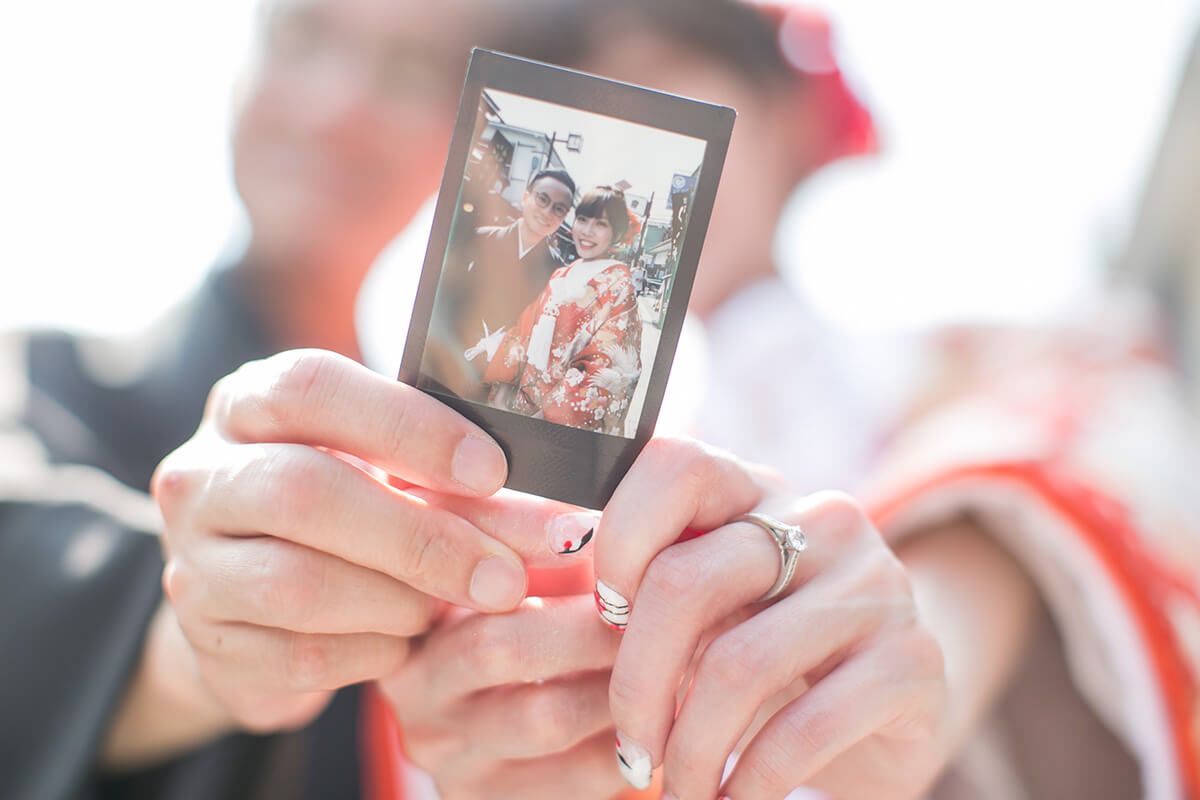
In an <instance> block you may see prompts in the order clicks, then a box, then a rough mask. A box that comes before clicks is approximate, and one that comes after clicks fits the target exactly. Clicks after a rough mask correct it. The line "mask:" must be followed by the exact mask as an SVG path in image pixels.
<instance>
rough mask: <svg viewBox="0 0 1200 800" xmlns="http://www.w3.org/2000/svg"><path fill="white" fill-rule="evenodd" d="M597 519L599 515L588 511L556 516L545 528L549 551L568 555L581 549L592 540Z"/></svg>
mask: <svg viewBox="0 0 1200 800" xmlns="http://www.w3.org/2000/svg"><path fill="white" fill-rule="evenodd" d="M599 520H600V517H599V515H597V514H590V513H582V514H564V515H563V516H561V517H558V518H557V519H555V520H554V521H553V522H551V523H550V525H549V526H548V528H547V530H546V540H547V543H548V544H549V546H550V552H552V553H555V554H556V555H560V556H570V555H575V554H576V553H578V552H579V551H581V550H583V548H584V547H587V545H588V543H589V542H591V541H592V537H593V536H594V535H595V533H596V523H597V522H598V521H599Z"/></svg>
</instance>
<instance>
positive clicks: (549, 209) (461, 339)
mask: <svg viewBox="0 0 1200 800" xmlns="http://www.w3.org/2000/svg"><path fill="white" fill-rule="evenodd" d="M574 200H575V181H574V180H572V178H571V176H570V175H568V174H567V173H566V172H565V171H563V170H543V171H541V172H538V173H537V174H536V175H534V176H533V178H532V179H531V180H530V181H529V183H528V185H527V186H526V188H525V192H524V193H523V194H522V196H521V215H520V216H519V217H518V218H517V219H516V220H515V221H514V222H512V223H510V224H508V225H503V226H487V227H481V228H476V229H475V231H474V235H472V236H470V237H469V238H468V239H467V241H466V242H465V243H464V244H463V246H462V247H461V248H460V249H459V250H458V251H457V252H452V253H451V255H450V256H449V257H448V258H447V260H446V266H445V269H444V271H443V273H442V277H441V281H440V283H439V284H438V294H437V300H436V303H435V306H434V312H433V319H432V321H431V330H430V337H429V340H428V341H427V343H426V353H425V361H424V363H425V365H426V370H427V372H428V374H429V375H430V376H431V377H433V378H434V379H435V380H436V381H437V382H438V383H439V384H441V386H442V387H443V388H445V389H448V390H449V391H450V392H452V393H454V394H456V395H458V396H459V397H463V398H466V399H469V400H478V401H481V402H482V401H483V400H485V399H486V395H485V393H484V389H483V385H482V383H481V382H480V377H481V375H482V373H483V370H484V368H485V367H486V366H487V363H488V361H490V360H491V357H492V355H493V354H494V351H495V349H496V347H497V346H498V345H499V343H500V339H501V338H502V337H503V336H504V332H505V330H506V329H508V328H509V327H510V326H512V325H513V324H515V323H516V321H517V319H518V318H519V317H520V316H521V312H522V311H523V310H524V309H525V307H526V306H528V305H529V304H530V303H531V302H533V300H535V299H536V298H537V297H538V295H539V294H541V292H542V290H543V289H545V288H546V283H547V281H549V279H550V276H551V275H552V274H553V273H554V271H555V270H557V269H558V268H560V267H562V266H564V265H565V262H564V260H563V257H562V255H561V254H560V253H559V251H558V249H557V248H556V247H555V246H554V244H553V242H552V239H553V237H552V236H551V234H553V233H554V231H555V230H557V229H558V226H559V225H561V224H562V222H563V221H564V220H565V219H566V216H567V214H568V213H569V212H570V210H571V207H572V205H573V204H574Z"/></svg>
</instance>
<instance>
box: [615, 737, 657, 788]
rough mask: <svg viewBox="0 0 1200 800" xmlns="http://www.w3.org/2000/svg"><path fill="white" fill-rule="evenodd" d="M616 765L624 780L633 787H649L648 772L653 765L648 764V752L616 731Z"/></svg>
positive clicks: (651, 769) (651, 770) (649, 772)
mask: <svg viewBox="0 0 1200 800" xmlns="http://www.w3.org/2000/svg"><path fill="white" fill-rule="evenodd" d="M617 766H619V767H620V768H621V775H622V776H623V777H624V778H625V782H626V783H628V784H629V785H630V786H632V787H633V788H635V789H647V788H649V787H650V774H651V772H653V767H652V765H651V764H650V752H649V751H648V750H646V748H644V747H642V746H641V745H640V744H638V743H637V742H635V741H634V740H633V739H630V738H629V737H627V736H625V735H624V734H622V733H621V732H620V731H618V732H617Z"/></svg>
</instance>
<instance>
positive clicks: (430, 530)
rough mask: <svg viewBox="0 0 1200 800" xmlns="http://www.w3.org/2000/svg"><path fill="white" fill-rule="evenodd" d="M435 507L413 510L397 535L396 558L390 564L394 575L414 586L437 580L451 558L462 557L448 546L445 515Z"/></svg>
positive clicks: (428, 584)
mask: <svg viewBox="0 0 1200 800" xmlns="http://www.w3.org/2000/svg"><path fill="white" fill-rule="evenodd" d="M446 516H448V515H445V514H443V513H440V512H438V511H437V510H436V509H432V508H429V509H425V510H424V511H422V512H420V513H416V514H414V515H413V516H412V517H411V518H410V520H409V524H408V528H407V530H405V531H404V533H403V535H401V536H398V537H396V539H395V542H396V548H397V553H396V560H395V563H394V564H393V565H392V567H391V573H392V576H393V577H396V578H400V579H402V580H404V581H406V582H407V583H411V584H413V585H415V586H417V587H422V586H430V585H434V584H436V583H437V581H435V580H434V578H435V577H436V576H437V575H438V574H440V573H441V572H443V571H444V570H445V568H446V566H447V564H449V563H451V562H452V560H453V559H458V558H462V554H460V553H456V552H454V551H453V550H452V548H450V546H449V544H448V543H449V541H450V537H447V536H446V535H445V534H444V531H443V530H442V528H443V522H444V520H445V518H446Z"/></svg>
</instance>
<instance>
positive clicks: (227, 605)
mask: <svg viewBox="0 0 1200 800" xmlns="http://www.w3.org/2000/svg"><path fill="white" fill-rule="evenodd" d="M366 464H371V465H376V466H377V467H378V468H380V469H381V470H382V471H386V473H388V474H391V475H395V476H398V477H399V478H401V479H403V480H404V481H407V482H410V483H412V484H416V485H418V486H421V487H427V488H428V489H429V490H432V491H435V492H438V493H442V494H448V495H460V496H466V497H481V496H484V495H489V494H491V493H492V492H495V491H496V490H497V489H499V488H500V486H501V484H502V483H503V482H504V477H505V469H506V467H505V461H504V456H503V454H502V453H501V451H500V449H499V447H497V446H496V445H495V444H494V443H493V442H492V441H491V440H490V439H489V438H487V437H486V436H485V435H484V433H483V432H482V431H480V430H479V429H478V428H476V427H475V426H474V425H472V424H471V423H469V422H467V421H466V420H465V419H463V418H462V417H460V416H459V415H458V414H456V413H454V412H453V411H451V410H450V409H449V408H447V407H446V406H444V405H442V404H441V403H438V402H437V401H435V400H434V399H432V398H430V397H428V396H426V395H424V394H423V393H421V392H419V391H417V390H416V389H413V388H412V387H409V386H405V385H403V384H400V383H397V382H395V381H392V380H389V379H387V378H384V377H381V376H378V375H375V374H374V373H372V372H370V371H369V370H367V369H365V368H364V367H361V366H359V365H358V364H355V363H354V362H352V361H349V360H348V359H344V358H341V357H339V356H335V355H333V354H329V353H320V352H315V351H307V352H305V351H301V352H294V353H285V354H282V355H279V356H275V357H273V358H269V359H266V360H264V361H260V362H254V363H251V364H248V365H246V366H244V367H243V368H241V369H240V370H238V371H237V372H236V373H234V374H233V375H231V376H229V377H227V378H225V379H223V380H222V381H221V382H220V383H218V384H217V386H216V387H215V388H214V390H213V392H212V395H211V396H210V398H209V403H208V408H207V410H206V412H205V416H204V421H203V423H202V424H201V426H200V429H199V430H198V431H197V433H196V435H195V436H194V437H193V438H192V439H191V440H190V441H189V442H187V443H186V444H184V445H183V446H182V447H180V448H179V449H178V450H176V451H175V452H174V453H172V454H171V455H170V456H168V457H167V459H166V460H165V461H164V462H163V463H162V464H161V465H160V467H159V469H158V471H157V473H156V475H155V478H154V481H153V489H154V494H155V497H156V498H157V500H158V502H159V505H160V506H161V508H162V511H163V516H164V518H165V521H166V535H165V537H164V538H165V548H166V553H167V564H166V569H165V571H164V575H163V585H164V588H165V590H166V594H167V597H168V598H169V600H170V602H171V604H172V606H173V608H174V611H175V615H176V617H177V618H178V624H179V627H180V628H182V631H183V633H184V635H185V636H186V640H187V642H188V644H189V645H190V647H191V649H192V651H193V654H194V660H195V665H196V668H197V669H198V672H199V675H200V677H201V678H202V680H203V683H204V684H205V685H206V686H207V688H208V690H209V691H211V693H212V695H213V696H215V698H216V699H217V700H218V701H219V703H220V704H221V705H222V706H224V708H225V709H227V710H228V712H229V714H230V715H231V716H232V718H233V719H234V720H235V721H236V722H237V723H238V724H240V725H241V726H242V727H245V728H248V729H251V730H258V731H265V730H274V729H278V728H283V727H293V726H298V725H302V724H304V723H306V722H307V721H309V720H310V719H312V718H313V717H314V716H316V714H317V713H319V712H320V711H321V710H322V709H323V708H324V706H325V705H326V703H327V702H328V700H329V697H330V696H331V693H332V691H333V690H335V689H337V688H339V687H341V686H345V685H347V684H350V683H355V682H358V681H362V680H368V679H372V678H377V677H379V676H382V675H387V674H390V673H392V672H394V671H395V670H396V669H397V668H399V667H400V665H401V664H402V663H403V662H404V659H405V657H406V655H407V653H408V650H409V646H410V645H409V641H410V640H409V637H412V636H414V635H416V634H419V633H422V632H424V631H426V630H427V629H428V628H429V627H430V624H431V621H432V620H433V618H434V616H435V614H436V613H437V611H438V608H439V603H438V599H440V600H445V601H449V602H451V603H454V604H456V605H459V606H464V607H467V608H471V609H476V610H481V611H507V610H510V609H512V608H514V607H516V606H517V605H518V603H520V601H521V599H522V598H523V597H524V595H525V589H526V577H525V569H524V564H523V559H522V555H524V556H525V557H526V560H533V561H535V562H536V560H537V559H538V558H540V557H542V556H543V554H544V551H545V550H546V544H545V542H544V541H542V540H541V539H538V540H537V541H531V542H529V543H528V547H529V548H530V550H531V551H533V552H532V553H529V554H523V553H519V552H517V551H516V550H514V548H513V547H510V546H509V545H507V544H505V543H503V542H502V541H499V540H497V539H496V538H493V537H492V536H489V535H488V534H485V533H484V532H483V531H482V530H480V528H479V527H477V526H476V525H474V524H472V523H470V522H468V521H466V520H464V519H462V518H461V517H459V516H457V515H455V514H453V513H450V512H448V511H445V510H443V509H440V508H437V507H434V506H433V505H431V504H430V503H428V502H426V501H425V500H422V499H421V498H419V497H417V496H416V495H415V494H413V493H410V492H407V491H401V490H399V489H396V488H394V487H392V486H390V485H388V483H387V482H386V480H385V479H384V478H385V477H386V476H383V473H382V472H381V471H378V470H374V471H373V470H372V468H370V467H367V466H366ZM381 476H382V477H381ZM521 537H522V534H521V533H520V532H518V533H516V534H514V536H513V540H514V541H513V542H512V544H513V545H514V546H516V547H518V548H520V547H523V546H525V545H523V544H521V543H520V540H521Z"/></svg>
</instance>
